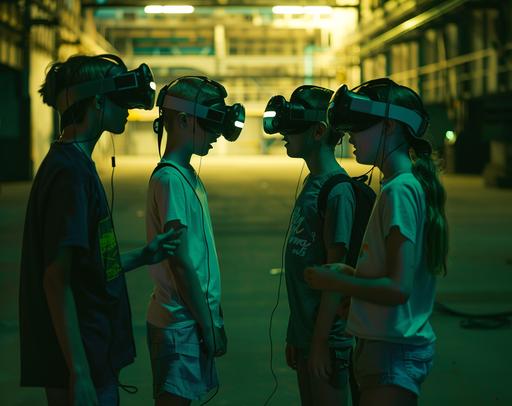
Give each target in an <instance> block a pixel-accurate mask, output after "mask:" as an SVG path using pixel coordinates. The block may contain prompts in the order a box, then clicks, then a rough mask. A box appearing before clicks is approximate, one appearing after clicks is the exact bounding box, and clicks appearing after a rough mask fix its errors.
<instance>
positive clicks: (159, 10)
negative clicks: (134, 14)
mask: <svg viewBox="0 0 512 406" xmlns="http://www.w3.org/2000/svg"><path fill="white" fill-rule="evenodd" d="M144 12H145V13H146V14H191V13H193V12H194V7H193V6H160V5H157V4H155V5H150V6H146V7H144Z"/></svg>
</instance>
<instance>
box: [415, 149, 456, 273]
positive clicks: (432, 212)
mask: <svg viewBox="0 0 512 406" xmlns="http://www.w3.org/2000/svg"><path fill="white" fill-rule="evenodd" d="M412 173H413V175H414V176H415V177H416V179H418V182H420V184H421V187H422V188H423V191H424V192H425V199H426V207H427V220H426V225H425V247H426V255H427V266H428V269H429V270H430V272H432V273H433V274H434V275H446V273H447V267H446V258H447V255H448V222H447V220H446V213H445V202H446V192H445V190H444V187H443V185H442V184H441V181H440V180H439V170H438V164H437V159H436V158H435V157H433V156H432V155H431V154H428V153H424V152H421V153H416V154H413V166H412Z"/></svg>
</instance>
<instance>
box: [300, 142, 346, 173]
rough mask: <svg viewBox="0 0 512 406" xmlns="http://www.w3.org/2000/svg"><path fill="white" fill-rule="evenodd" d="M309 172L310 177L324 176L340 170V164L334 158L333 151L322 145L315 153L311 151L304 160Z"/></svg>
mask: <svg viewBox="0 0 512 406" xmlns="http://www.w3.org/2000/svg"><path fill="white" fill-rule="evenodd" d="M304 160H305V161H306V165H307V166H308V169H309V172H310V173H311V174H312V175H324V174H326V173H329V172H334V171H336V170H338V169H339V168H340V164H339V163H338V161H337V160H336V157H335V156H334V152H333V150H332V149H331V148H330V147H328V146H327V145H322V146H320V148H319V149H318V150H317V151H313V152H312V153H311V154H310V155H309V156H308V157H306V158H304Z"/></svg>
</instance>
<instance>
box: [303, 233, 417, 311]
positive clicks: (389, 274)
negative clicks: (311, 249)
mask: <svg viewBox="0 0 512 406" xmlns="http://www.w3.org/2000/svg"><path fill="white" fill-rule="evenodd" d="M412 255H413V244H412V242H411V241H410V240H408V239H406V238H405V237H404V236H403V235H402V234H401V233H400V230H399V229H398V227H393V228H392V229H391V231H390V233H389V235H388V237H387V238H386V268H385V269H386V275H385V276H383V277H380V278H376V279H363V278H358V277H357V276H351V275H350V273H353V272H354V270H353V268H351V267H350V266H348V265H345V264H333V265H331V267H330V268H329V267H326V268H324V269H321V268H316V269H313V268H308V269H307V270H306V271H305V278H306V281H308V283H309V284H310V285H311V286H312V287H314V288H316V289H325V290H331V291H338V292H341V293H342V294H345V295H348V296H353V297H356V298H358V299H362V300H365V301H367V302H372V303H376V304H380V305H386V306H397V305H400V304H403V303H405V302H407V300H408V299H409V295H410V292H411V290H412V284H413V278H414V275H413V274H414V273H413V272H411V267H412Z"/></svg>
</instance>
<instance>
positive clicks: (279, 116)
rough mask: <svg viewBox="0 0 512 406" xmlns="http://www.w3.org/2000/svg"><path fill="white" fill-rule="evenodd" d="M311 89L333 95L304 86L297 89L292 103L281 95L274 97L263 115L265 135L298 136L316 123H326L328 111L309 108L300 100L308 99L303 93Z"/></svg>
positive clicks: (291, 100)
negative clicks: (302, 98)
mask: <svg viewBox="0 0 512 406" xmlns="http://www.w3.org/2000/svg"><path fill="white" fill-rule="evenodd" d="M311 89H321V90H322V91H327V92H330V93H331V94H332V91H330V90H329V89H324V88H319V87H317V86H310V85H304V86H300V87H298V88H297V89H295V91H294V92H293V94H292V96H291V97H290V101H287V100H286V99H285V98H284V96H281V95H278V96H273V97H272V98H271V99H270V100H269V101H268V103H267V107H265V112H264V113H263V130H264V131H265V133H267V134H275V133H281V134H284V135H286V134H296V133H299V132H301V131H304V130H305V129H306V128H307V127H309V126H311V125H312V124H314V123H318V122H320V121H326V109H312V108H309V107H307V105H306V103H305V101H303V100H301V99H300V98H301V97H304V98H305V99H306V97H307V96H306V95H302V93H303V92H306V91H308V90H311ZM299 95H300V96H299Z"/></svg>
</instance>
